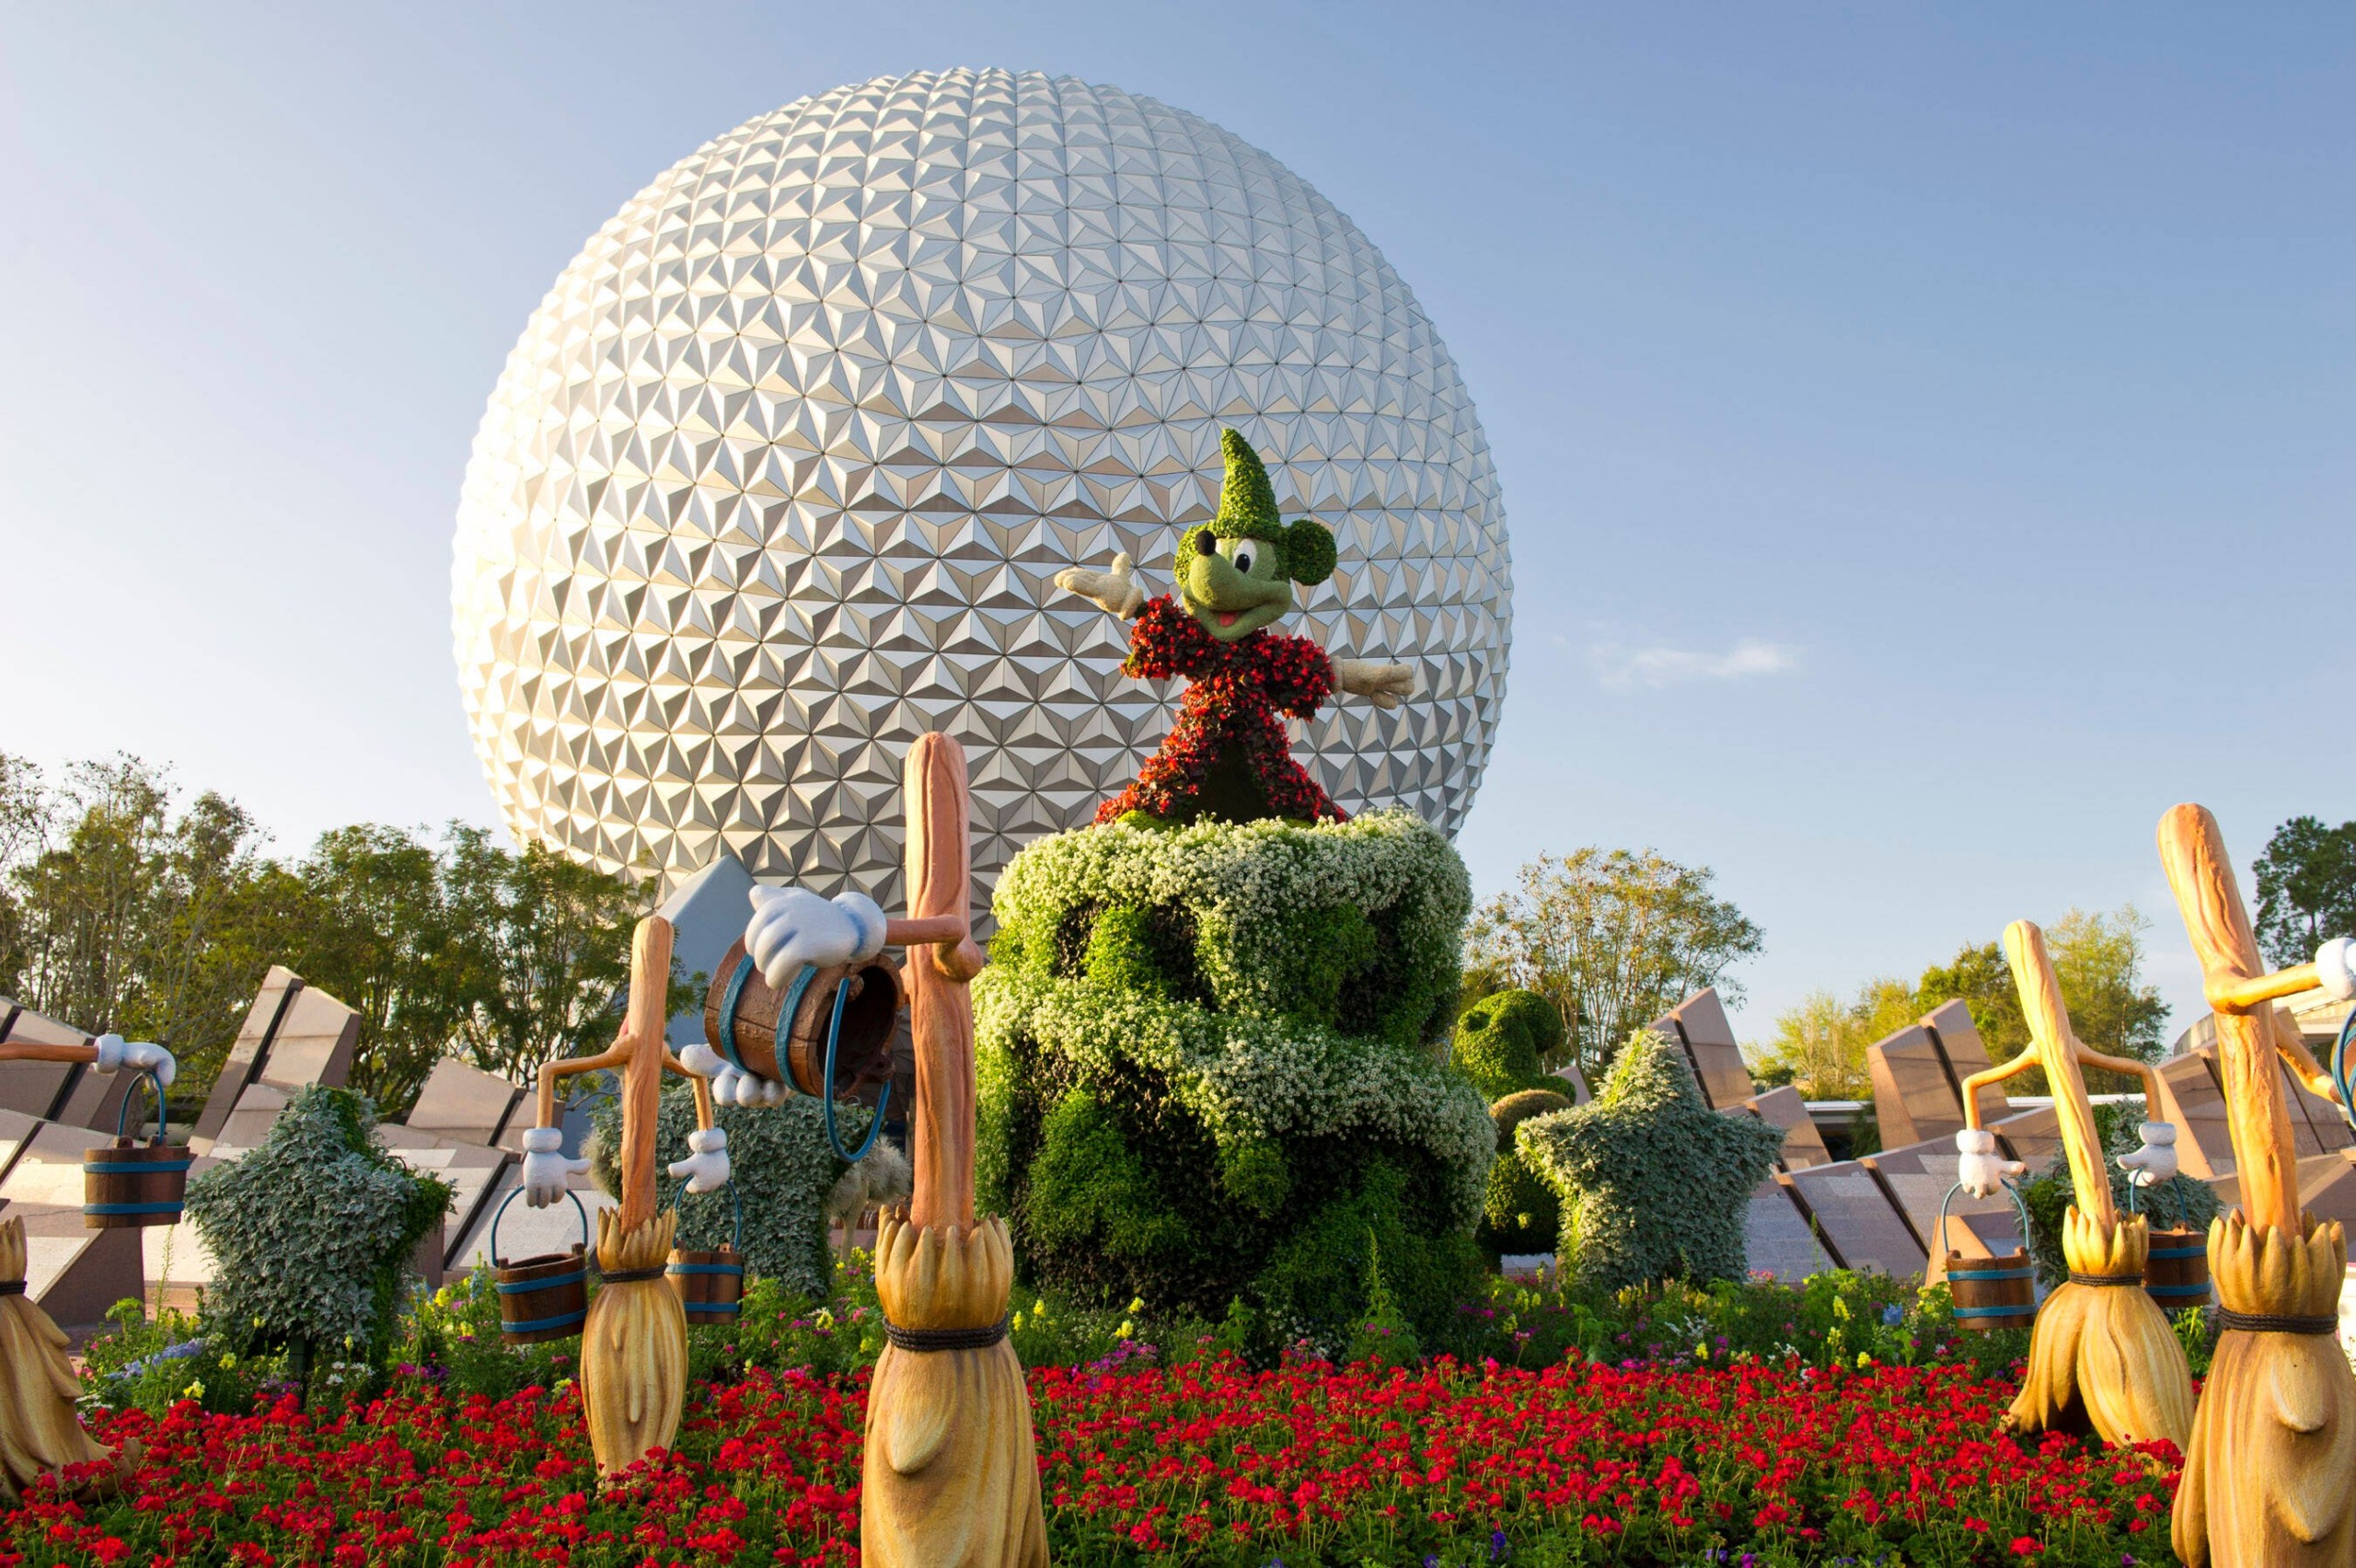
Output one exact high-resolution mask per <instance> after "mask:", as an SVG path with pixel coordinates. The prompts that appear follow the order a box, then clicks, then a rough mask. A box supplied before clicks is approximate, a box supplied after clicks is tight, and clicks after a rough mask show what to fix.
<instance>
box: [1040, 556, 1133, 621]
mask: <svg viewBox="0 0 2356 1568" xmlns="http://www.w3.org/2000/svg"><path fill="white" fill-rule="evenodd" d="M1136 570H1137V565H1136V563H1135V562H1134V561H1132V560H1130V559H1129V557H1128V553H1127V552H1126V551H1123V552H1122V553H1121V554H1119V555H1116V556H1114V558H1113V570H1112V571H1089V570H1088V569H1087V568H1086V567H1084V566H1068V567H1065V568H1064V569H1063V570H1062V571H1058V572H1057V573H1056V586H1057V587H1058V588H1061V589H1064V590H1066V591H1067V592H1068V593H1073V594H1079V595H1080V597H1081V598H1083V599H1093V600H1095V601H1096V603H1097V605H1099V607H1101V608H1103V610H1105V611H1106V612H1108V613H1109V614H1112V615H1116V616H1118V617H1121V618H1122V619H1123V620H1128V619H1130V618H1131V617H1134V616H1136V614H1137V613H1138V610H1140V609H1142V608H1143V607H1144V605H1145V590H1144V589H1142V588H1140V587H1138V582H1137V579H1136V578H1134V577H1132V576H1131V575H1130V573H1131V572H1133V571H1136Z"/></svg>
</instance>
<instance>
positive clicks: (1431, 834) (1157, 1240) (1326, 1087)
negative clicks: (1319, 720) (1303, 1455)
mask: <svg viewBox="0 0 2356 1568" xmlns="http://www.w3.org/2000/svg"><path fill="white" fill-rule="evenodd" d="M1469 904H1470V894H1469V888H1468V884H1467V882H1466V878H1465V873H1464V866H1463V862H1462V861H1461V860H1460V859H1458V858H1457V855H1456V852H1455V850H1453V849H1452V848H1450V847H1449V844H1448V842H1447V840H1446V839H1444V838H1442V837H1441V836H1439V834H1438V833H1437V832H1435V831H1434V830H1433V829H1431V828H1430V827H1428V826H1426V824H1424V823H1422V822H1420V821H1418V820H1417V819H1416V818H1415V817H1413V816H1411V815H1408V814H1406V813H1370V814H1369V815H1367V816H1364V817H1360V818H1357V820H1355V821H1351V822H1346V823H1322V824H1315V825H1310V824H1297V823H1283V822H1275V821H1262V822H1253V823H1246V824H1227V823H1218V822H1210V821H1205V822H1199V823H1195V824H1193V825H1191V826H1187V827H1184V828H1181V829H1176V830H1171V829H1159V828H1149V827H1138V826H1132V825H1128V824H1119V823H1115V824H1110V825H1107V826H1103V827H1098V828H1091V829H1087V830H1084V831H1081V832H1078V833H1067V834H1061V835H1057V836H1054V837H1051V838H1045V839H1042V840H1040V841H1039V842H1038V843H1035V844H1034V845H1032V846H1031V847H1029V848H1027V849H1025V850H1024V851H1023V852H1022V854H1021V855H1020V856H1018V857H1017V858H1016V859H1015V860H1014V863H1013V864H1012V865H1011V866H1009V867H1008V868H1007V870H1006V873H1005V875H1004V876H1003V877H1002V878H1001V879H1000V880H999V888H998V895H997V900H996V904H995V909H996V913H997V916H998V920H999V935H998V937H997V939H996V940H995V941H994V942H993V943H992V945H991V959H992V963H991V964H990V966H989V967H988V968H987V969H986V970H985V971H984V972H983V974H982V976H981V978H980V979H979V980H978V981H977V982H976V985H975V987H974V996H975V1005H976V1024H977V1034H978V1046H979V1050H978V1070H979V1078H980V1090H981V1105H980V1113H981V1114H980V1121H981V1136H980V1149H979V1161H978V1164H979V1176H980V1182H981V1188H982V1201H983V1203H984V1205H986V1206H987V1207H989V1208H993V1209H995V1210H997V1211H998V1212H999V1213H1002V1214H1004V1215H1005V1216H1007V1217H1008V1220H1009V1222H1010V1223H1011V1226H1012V1227H1013V1230H1014V1235H1015V1239H1016V1251H1017V1255H1018V1256H1019V1257H1020V1258H1021V1259H1022V1260H1023V1264H1024V1266H1025V1267H1026V1268H1027V1269H1028V1270H1029V1271H1030V1272H1031V1273H1032V1274H1034V1276H1035V1277H1037V1278H1038V1279H1040V1280H1042V1281H1044V1282H1046V1283H1051V1284H1054V1285H1056V1286H1058V1287H1061V1288H1064V1289H1066V1290H1069V1291H1072V1292H1074V1293H1076V1294H1078V1295H1080V1296H1081V1297H1092V1298H1094V1299H1096V1300H1099V1301H1106V1302H1119V1301H1126V1300H1127V1299H1128V1298H1129V1297H1143V1298H1144V1299H1145V1300H1146V1301H1148V1302H1149V1303H1150V1304H1151V1305H1152V1306H1153V1307H1154V1308H1155V1309H1159V1310H1173V1309H1191V1310H1194V1311H1197V1312H1200V1313H1202V1314H1204V1315H1205V1316H1207V1317H1213V1318H1216V1317H1218V1316H1220V1315H1221V1314H1223V1313H1225V1312H1226V1311H1227V1310H1228V1309H1229V1308H1230V1303H1233V1302H1236V1301H1239V1300H1240V1301H1241V1302H1242V1307H1243V1309H1245V1311H1246V1313H1247V1314H1248V1315H1249V1317H1250V1320H1251V1321H1252V1323H1253V1324H1254V1325H1255V1326H1256V1327H1257V1329H1258V1331H1259V1332H1258V1333H1257V1336H1256V1337H1257V1339H1258V1341H1259V1343H1261V1345H1262V1347H1263V1348H1267V1347H1269V1346H1272V1345H1273V1344H1275V1343H1284V1342H1288V1341H1289V1340H1291V1339H1292V1338H1294V1337H1297V1336H1300V1335H1308V1336H1310V1337H1311V1338H1313V1339H1316V1340H1317V1341H1318V1342H1319V1343H1322V1344H1325V1345H1327V1346H1329V1347H1334V1346H1338V1345H1339V1344H1340V1343H1344V1342H1345V1340H1346V1338H1347V1335H1348V1332H1349V1330H1350V1327H1351V1326H1352V1324H1353V1323H1354V1322H1355V1321H1356V1320H1357V1319H1358V1318H1359V1317H1360V1316H1361V1315H1363V1314H1364V1313H1365V1312H1366V1311H1367V1310H1368V1309H1369V1305H1370V1303H1369V1292H1368V1284H1367V1281H1368V1277H1369V1275H1368V1260H1369V1256H1370V1255H1372V1256H1377V1257H1379V1258H1380V1277H1381V1279H1382V1280H1383V1282H1384V1283H1385V1285H1387V1286H1388V1289H1389V1291H1390V1294H1391V1295H1392V1297H1393V1298H1394V1299H1395V1300H1396V1302H1397V1304H1398V1307H1399V1309H1401V1310H1403V1312H1404V1313H1405V1315H1406V1316H1407V1317H1408V1319H1409V1320H1412V1321H1414V1322H1415V1324H1416V1325H1417V1326H1418V1327H1421V1328H1426V1329H1429V1328H1433V1327H1436V1326H1437V1325H1438V1324H1439V1323H1440V1322H1441V1321H1442V1320H1444V1319H1445V1318H1446V1316H1447V1315H1448V1314H1449V1311H1450V1310H1451V1309H1452V1308H1453V1307H1454V1305H1455V1303H1456V1301H1457V1299H1458V1298H1459V1297H1460V1295H1461V1294H1462V1293H1464V1292H1465V1291H1467V1290H1468V1289H1469V1288H1470V1286H1471V1285H1472V1280H1473V1276H1474V1274H1475V1272H1476V1271H1477V1269H1478V1267H1479V1253H1478V1251H1477V1250H1476V1249H1475V1247H1474V1245H1473V1242H1472V1227H1473V1224H1474V1222H1475V1221H1476V1220H1477V1218H1478V1217H1479V1215H1480V1209H1481V1199H1482V1184H1483V1181H1484V1177H1485V1175H1486V1173H1487V1170H1488V1167H1489V1162H1490V1159H1491V1156H1492V1154H1493V1152H1494V1150H1495V1147H1496V1133H1495V1130H1494V1128H1493V1126H1492V1124H1491V1123H1490V1121H1489V1117H1488V1114H1487V1113H1486V1111H1485V1110H1484V1107H1483V1105H1482V1102H1481V1097H1480V1096H1479V1094H1478V1093H1477V1092H1476V1091H1474V1090H1473V1089H1472V1086H1471V1085H1470V1084H1468V1083H1467V1082H1465V1080H1464V1079H1463V1078H1461V1076H1459V1075H1458V1074H1456V1073H1454V1072H1452V1071H1450V1070H1449V1069H1448V1068H1447V1067H1445V1066H1442V1065H1440V1063H1439V1061H1438V1053H1437V1050H1436V1048H1435V1047H1436V1044H1437V1043H1438V1040H1439V1039H1440V1038H1441V1037H1443V1036H1444V1034H1445V1033H1446V1032H1447V1029H1448V1026H1449V1014H1450V1010H1451V1008H1452V1005H1453V1002H1454V999H1455V996H1456V987H1457V985H1458V971H1457V963H1458V959H1457V954H1458V941H1459V933H1460V931H1461V928H1462V924H1463V920H1464V915H1465V911H1466V908H1467V907H1468V905H1469Z"/></svg>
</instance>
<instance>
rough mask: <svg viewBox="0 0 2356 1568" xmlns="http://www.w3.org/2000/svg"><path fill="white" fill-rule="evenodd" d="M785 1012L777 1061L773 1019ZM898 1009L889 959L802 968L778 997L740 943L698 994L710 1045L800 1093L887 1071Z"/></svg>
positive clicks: (852, 1083) (839, 1090)
mask: <svg viewBox="0 0 2356 1568" xmlns="http://www.w3.org/2000/svg"><path fill="white" fill-rule="evenodd" d="M837 990H840V991H842V992H843V993H844V996H843V998H842V1026H841V1031H840V1032H839V1034H838V1035H837V1039H836V1042H835V1081H834V1083H833V1085H832V1088H831V1091H829V1090H828V1089H827V1088H826V1085H825V1081H824V1080H825V1078H826V1035H827V1032H828V1030H829V1029H830V1028H831V1027H832V1026H833V1023H834V1018H835V996H836V992H837ZM789 1010H790V1012H791V1017H790V1018H788V1019H786V1021H785V1049H784V1053H783V1060H782V1062H780V1053H779V1049H778V1032H779V1020H780V1015H783V1014H786V1013H787V1012H789ZM899 1010H900V983H899V979H898V977H897V976H896V975H895V974H893V972H892V967H891V965H889V964H886V963H867V964H861V965H858V966H855V967H854V966H850V965H837V966H835V967H832V968H827V969H805V970H803V972H802V974H801V975H800V976H799V977H797V979H796V980H795V981H794V983H793V984H792V985H791V986H788V987H787V989H786V992H785V994H784V995H783V996H780V994H779V993H778V992H777V991H775V990H773V989H771V988H770V986H769V984H768V981H767V980H765V979H763V978H762V976H761V974H760V972H759V971H758V970H756V969H755V968H754V967H753V964H752V961H751V960H750V959H749V958H747V957H745V944H744V942H743V941H742V940H738V941H737V942H735V943H734V944H733V945H732V946H731V947H730V948H729V950H728V951H727V954H726V955H725V956H724V957H722V959H721V961H720V967H719V968H718V969H717V970H715V971H714V972H713V976H712V982H711V989H710V990H709V991H707V992H705V993H704V999H703V1032H704V1038H705V1040H707V1041H708V1042H710V1045H711V1048H712V1049H713V1050H715V1051H717V1052H719V1053H720V1054H721V1055H722V1056H723V1057H726V1058H727V1059H728V1060H730V1061H732V1062H734V1063H736V1064H738V1065H739V1066H742V1067H743V1068H744V1070H745V1071H746V1072H748V1073H751V1074H752V1075H753V1076H754V1077H755V1078H773V1079H782V1080H783V1081H784V1082H786V1083H788V1084H790V1085H791V1086H792V1087H793V1088H795V1089H797V1090H801V1091H802V1092H803V1093H804V1094H820V1095H824V1096H825V1098H826V1099H829V1100H832V1099H837V1098H840V1097H841V1096H844V1095H848V1094H849V1093H850V1092H851V1091H852V1090H856V1089H857V1088H859V1086H860V1085H861V1084H863V1083H875V1082H880V1081H882V1080H883V1079H887V1078H890V1077H891V1076H892V1029H893V1025H894V1023H895V1020H896V1015H897V1014H898V1013H899Z"/></svg>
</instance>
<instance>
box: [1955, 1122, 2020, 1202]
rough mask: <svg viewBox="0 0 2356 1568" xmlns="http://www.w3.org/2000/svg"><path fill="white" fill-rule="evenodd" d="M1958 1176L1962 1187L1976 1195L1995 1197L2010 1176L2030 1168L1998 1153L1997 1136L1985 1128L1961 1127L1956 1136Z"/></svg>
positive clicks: (1976, 1196)
mask: <svg viewBox="0 0 2356 1568" xmlns="http://www.w3.org/2000/svg"><path fill="white" fill-rule="evenodd" d="M1955 1147H1956V1152H1957V1154H1958V1155H1959V1156H1960V1157H1961V1158H1960V1159H1958V1160H1957V1161H1956V1179H1957V1180H1958V1181H1959V1182H1962V1183H1963V1190H1964V1191H1965V1192H1967V1193H1970V1194H1971V1195H1972V1196H1973V1197H1975V1198H1992V1197H1994V1196H1995V1195H1996V1193H1997V1190H1998V1189H1999V1188H2000V1187H2002V1186H2003V1185H2004V1178H2005V1177H2007V1176H2017V1175H2019V1174H2020V1173H2021V1172H2022V1171H2024V1170H2027V1169H2028V1167H2027V1166H2026V1165H2024V1164H2022V1163H2021V1162H2020V1161H2019V1160H2017V1159H2003V1158H2001V1157H1999V1156H1998V1155H1997V1153H1996V1135H1995V1134H1993V1133H1992V1132H1990V1131H1988V1129H1986V1128H1985V1127H1961V1128H1958V1129H1957V1131H1956V1135H1955Z"/></svg>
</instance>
